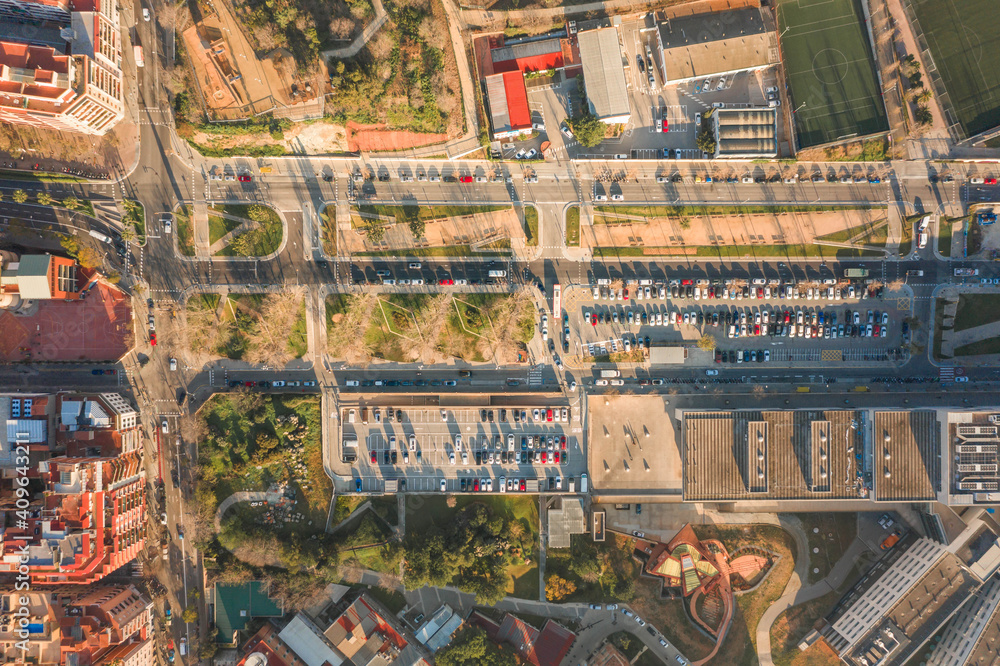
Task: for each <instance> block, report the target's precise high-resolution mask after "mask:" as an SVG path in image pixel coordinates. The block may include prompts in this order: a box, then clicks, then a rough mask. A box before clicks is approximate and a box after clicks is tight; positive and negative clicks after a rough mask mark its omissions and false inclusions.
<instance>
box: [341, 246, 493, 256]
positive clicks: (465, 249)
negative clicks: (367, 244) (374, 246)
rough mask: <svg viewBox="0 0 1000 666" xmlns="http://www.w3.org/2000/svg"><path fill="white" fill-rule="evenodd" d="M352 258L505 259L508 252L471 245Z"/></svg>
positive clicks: (417, 249) (385, 252)
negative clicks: (477, 248) (482, 248)
mask: <svg viewBox="0 0 1000 666" xmlns="http://www.w3.org/2000/svg"><path fill="white" fill-rule="evenodd" d="M351 256H354V257H400V258H403V259H407V258H409V257H507V256H510V252H509V251H507V252H503V251H499V250H473V249H472V246H471V245H449V246H447V247H408V248H406V249H401V250H373V251H371V252H355V253H354V254H353V255H351Z"/></svg>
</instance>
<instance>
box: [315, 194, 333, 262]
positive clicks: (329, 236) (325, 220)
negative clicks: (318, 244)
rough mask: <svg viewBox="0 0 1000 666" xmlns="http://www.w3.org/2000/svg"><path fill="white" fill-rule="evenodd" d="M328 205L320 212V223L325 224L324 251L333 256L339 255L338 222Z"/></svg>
mask: <svg viewBox="0 0 1000 666" xmlns="http://www.w3.org/2000/svg"><path fill="white" fill-rule="evenodd" d="M329 211H330V206H327V207H326V208H324V209H323V210H322V211H321V212H320V213H319V220H320V223H321V224H322V225H323V251H324V252H326V253H327V254H328V255H330V256H331V257H335V256H337V222H336V220H335V219H334V216H333V213H331V212H329Z"/></svg>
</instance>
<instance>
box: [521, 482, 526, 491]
mask: <svg viewBox="0 0 1000 666" xmlns="http://www.w3.org/2000/svg"><path fill="white" fill-rule="evenodd" d="M524 487H525V486H524V479H521V492H522V493H523V492H524Z"/></svg>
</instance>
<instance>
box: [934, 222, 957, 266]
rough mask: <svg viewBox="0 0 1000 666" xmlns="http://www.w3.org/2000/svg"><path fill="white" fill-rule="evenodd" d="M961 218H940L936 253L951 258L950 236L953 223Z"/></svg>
mask: <svg viewBox="0 0 1000 666" xmlns="http://www.w3.org/2000/svg"><path fill="white" fill-rule="evenodd" d="M959 219H962V218H952V217H942V218H941V224H940V225H939V227H940V228H939V229H938V233H939V234H940V235H939V236H938V252H940V253H941V255H942V256H944V257H950V256H951V236H952V232H953V227H954V224H955V222H957V221H958V220H959Z"/></svg>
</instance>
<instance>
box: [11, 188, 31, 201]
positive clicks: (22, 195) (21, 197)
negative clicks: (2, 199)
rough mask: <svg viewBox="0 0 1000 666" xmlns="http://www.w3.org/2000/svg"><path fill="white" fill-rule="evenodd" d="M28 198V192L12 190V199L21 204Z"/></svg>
mask: <svg viewBox="0 0 1000 666" xmlns="http://www.w3.org/2000/svg"><path fill="white" fill-rule="evenodd" d="M27 200H28V193H27V192H25V191H24V190H14V201H15V202H17V203H19V204H23V203H24V202H25V201H27Z"/></svg>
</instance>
